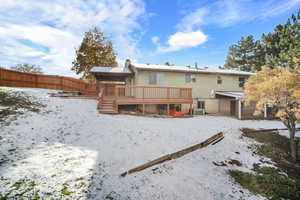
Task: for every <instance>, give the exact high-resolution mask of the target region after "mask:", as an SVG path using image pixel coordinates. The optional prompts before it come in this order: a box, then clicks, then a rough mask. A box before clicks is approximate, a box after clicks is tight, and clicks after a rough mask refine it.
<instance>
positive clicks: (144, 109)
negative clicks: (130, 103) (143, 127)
mask: <svg viewBox="0 0 300 200" xmlns="http://www.w3.org/2000/svg"><path fill="white" fill-rule="evenodd" d="M143 115H145V104H143Z"/></svg>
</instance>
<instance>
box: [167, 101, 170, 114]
mask: <svg viewBox="0 0 300 200" xmlns="http://www.w3.org/2000/svg"><path fill="white" fill-rule="evenodd" d="M169 115H170V104H167V116H169Z"/></svg>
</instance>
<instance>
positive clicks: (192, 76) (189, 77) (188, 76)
mask: <svg viewBox="0 0 300 200" xmlns="http://www.w3.org/2000/svg"><path fill="white" fill-rule="evenodd" d="M185 82H186V83H192V82H193V83H195V82H196V75H195V74H185Z"/></svg>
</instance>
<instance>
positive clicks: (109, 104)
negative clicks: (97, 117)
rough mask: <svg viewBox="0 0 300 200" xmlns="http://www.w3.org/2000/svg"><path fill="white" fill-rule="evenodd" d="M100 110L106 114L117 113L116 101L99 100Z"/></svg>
mask: <svg viewBox="0 0 300 200" xmlns="http://www.w3.org/2000/svg"><path fill="white" fill-rule="evenodd" d="M99 112H100V113H104V114H117V113H118V110H117V108H116V103H115V100H114V99H106V98H104V99H102V100H100V101H99Z"/></svg>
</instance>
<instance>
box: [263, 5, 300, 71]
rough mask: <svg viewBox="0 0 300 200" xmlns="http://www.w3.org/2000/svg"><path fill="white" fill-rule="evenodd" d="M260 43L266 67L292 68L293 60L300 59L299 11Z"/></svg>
mask: <svg viewBox="0 0 300 200" xmlns="http://www.w3.org/2000/svg"><path fill="white" fill-rule="evenodd" d="M261 41H262V46H263V49H264V52H265V60H266V65H267V66H269V67H271V68H273V67H275V66H282V67H293V66H294V65H293V58H300V10H299V12H298V15H297V16H295V15H292V17H291V18H290V19H288V21H287V23H286V24H284V25H278V26H276V28H275V30H274V32H272V33H269V34H267V35H265V34H264V35H263V36H262V39H261Z"/></svg>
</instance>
